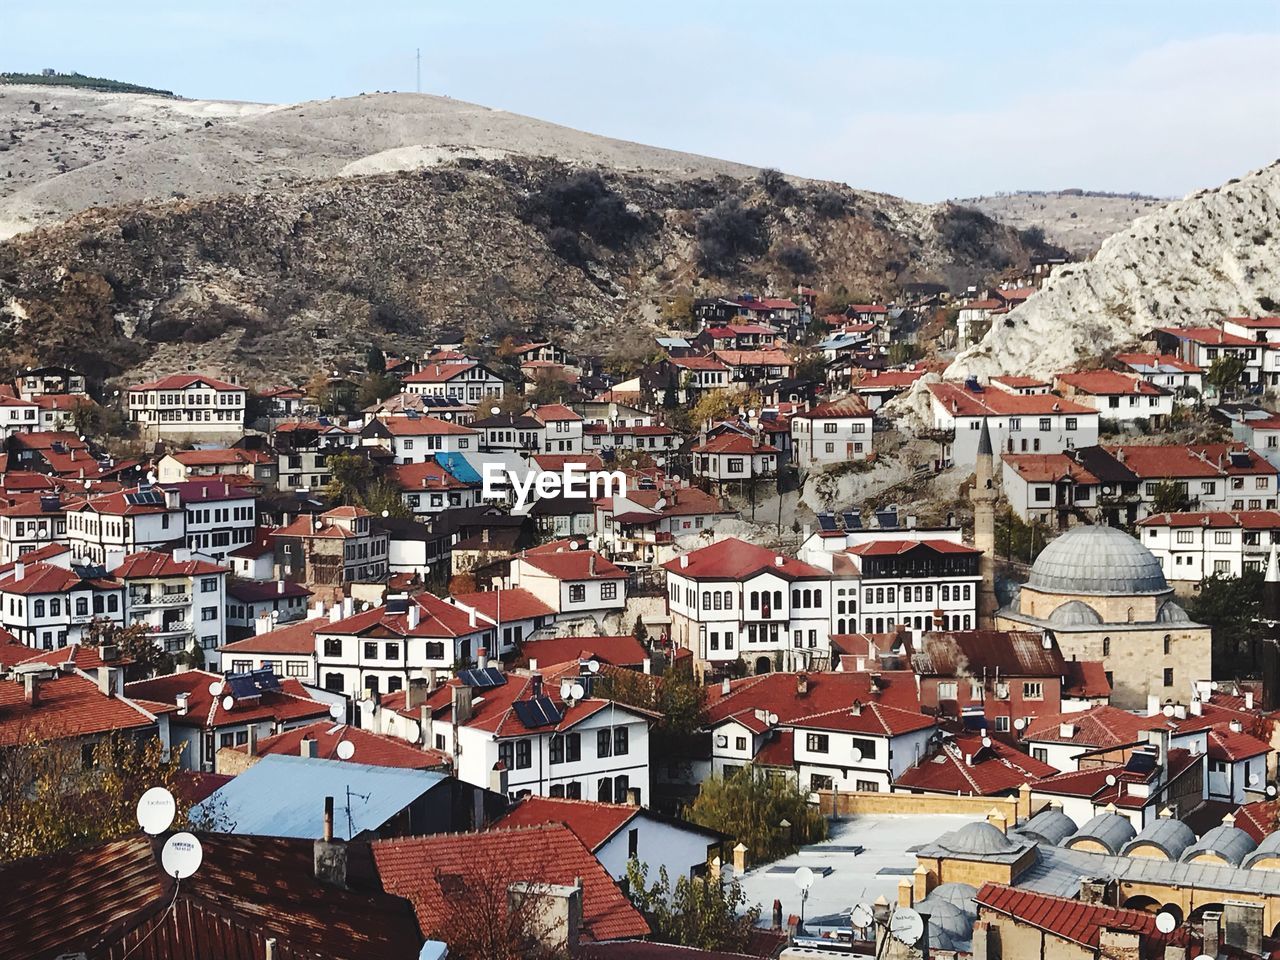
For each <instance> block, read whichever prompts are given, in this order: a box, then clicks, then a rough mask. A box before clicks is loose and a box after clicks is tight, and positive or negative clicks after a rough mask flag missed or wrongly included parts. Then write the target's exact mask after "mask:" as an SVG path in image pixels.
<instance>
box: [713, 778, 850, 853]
mask: <svg viewBox="0 0 1280 960" xmlns="http://www.w3.org/2000/svg"><path fill="white" fill-rule="evenodd" d="M688 819H690V820H692V821H693V822H694V823H700V824H702V825H703V826H704V827H710V828H711V829H712V830H719V831H720V832H721V833H724V834H727V835H729V836H730V837H732V838H733V839H734V842H735V843H742V844H745V845H746V848H747V857H748V858H749V860H750V862H752V863H768V862H770V861H773V860H777V859H778V858H779V857H785V856H787V855H788V854H791V853H795V851H796V850H798V849H799V848H800V847H802V846H804V845H805V844H808V843H814V842H816V841H818V840H823V839H825V838H826V836H827V821H826V818H824V817H823V816H822V814H821V813H820V812H819V811H818V810H817V809H816V808H815V807H812V806H810V805H809V795H808V793H807V792H806V791H804V790H801V789H800V786H799V785H798V784H797V783H795V782H793V781H792V780H790V779H789V778H787V777H775V776H768V775H766V774H763V773H761V772H759V771H757V770H756V769H755V768H754V767H753V766H751V765H750V764H748V765H747V766H744V767H743V768H742V769H741V770H738V771H737V772H736V773H734V774H733V775H732V776H729V777H711V778H710V779H707V780H704V781H703V782H702V787H701V789H700V790H699V791H698V797H697V799H696V800H694V801H693V805H692V806H691V807H689V811H688ZM784 823H785V824H786V825H784Z"/></svg>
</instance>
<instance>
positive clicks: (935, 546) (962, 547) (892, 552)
mask: <svg viewBox="0 0 1280 960" xmlns="http://www.w3.org/2000/svg"><path fill="white" fill-rule="evenodd" d="M921 547H923V548H926V549H928V550H932V551H933V552H934V553H949V554H959V553H981V552H982V551H981V550H979V549H977V548H976V547H970V546H968V545H967V544H963V543H955V542H954V541H952V540H868V541H867V542H866V543H860V544H858V545H857V546H854V547H849V548H848V549H846V550H845V553H851V554H853V555H854V556H858V557H895V556H901V555H902V554H904V553H910V552H911V551H912V550H917V549H920V548H921Z"/></svg>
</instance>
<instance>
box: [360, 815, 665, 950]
mask: <svg viewBox="0 0 1280 960" xmlns="http://www.w3.org/2000/svg"><path fill="white" fill-rule="evenodd" d="M371 848H372V850H373V857H374V861H375V863H376V864H377V867H378V873H379V875H380V876H381V878H382V884H383V887H384V888H385V889H386V890H387V891H388V892H389V893H395V894H398V895H399V896H402V897H405V898H406V899H408V900H409V901H410V902H411V903H412V904H413V906H414V909H415V910H416V911H417V914H418V924H419V926H420V927H421V928H422V930H423V932H424V933H425V934H426V935H427V936H431V935H432V934H433V933H438V932H440V931H441V930H442V929H443V928H444V927H445V925H446V923H447V918H448V915H449V913H450V911H451V909H452V908H451V906H450V898H451V896H456V895H457V894H455V893H454V892H453V891H454V890H455V889H456V890H458V892H459V893H462V892H464V891H465V890H466V884H467V883H475V884H482V885H486V886H493V887H496V888H498V889H500V890H501V891H502V896H501V897H500V899H499V902H500V903H503V904H505V903H506V899H507V898H506V890H507V888H508V887H509V886H510V885H511V884H512V883H515V882H518V881H536V882H538V883H553V884H564V885H572V884H573V883H575V882H576V881H577V880H581V881H582V932H583V934H584V936H585V938H586V939H588V940H617V939H622V938H626V937H643V936H645V935H647V934H648V933H649V925H648V924H647V923H646V922H645V919H644V917H643V916H641V915H640V914H639V913H638V912H637V911H636V909H635V908H634V907H633V906H632V905H631V903H630V901H628V900H627V898H626V897H625V896H624V895H623V893H622V891H621V890H620V889H619V888H618V885H617V884H616V883H614V881H613V878H612V877H610V876H609V874H608V872H607V871H606V870H605V869H604V867H602V866H601V865H600V862H599V861H598V860H596V858H595V855H594V854H593V853H592V852H591V851H590V850H589V849H588V848H587V846H586V845H585V844H584V843H583V842H582V841H581V840H579V839H578V837H577V836H576V835H575V834H574V833H573V831H572V830H570V829H569V828H568V827H566V826H564V825H563V824H560V823H553V824H542V825H539V826H534V827H524V828H519V829H510V830H490V831H486V832H484V833H467V834H437V835H435V836H430V837H411V838H404V839H399V840H379V841H377V842H375V843H373V844H372V845H371Z"/></svg>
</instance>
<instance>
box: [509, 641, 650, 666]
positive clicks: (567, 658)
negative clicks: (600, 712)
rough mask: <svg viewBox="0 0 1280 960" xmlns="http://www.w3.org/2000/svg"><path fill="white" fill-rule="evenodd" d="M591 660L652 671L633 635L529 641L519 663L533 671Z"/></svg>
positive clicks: (521, 651)
mask: <svg viewBox="0 0 1280 960" xmlns="http://www.w3.org/2000/svg"><path fill="white" fill-rule="evenodd" d="M591 660H595V661H597V662H598V663H603V664H608V665H609V666H613V667H620V668H622V669H626V670H637V671H639V672H641V673H649V672H650V667H651V660H650V656H649V651H648V650H646V649H645V647H644V644H642V643H641V642H640V641H639V640H637V639H636V638H635V637H633V636H632V635H630V634H622V635H621V636H609V637H543V638H541V639H534V640H526V641H525V642H523V643H521V644H520V658H519V661H518V662H520V663H522V664H524V665H525V666H527V667H528V668H529V669H530V670H545V669H549V668H551V667H558V666H560V665H561V664H565V663H578V664H581V663H586V662H589V661H591ZM588 670H590V667H588Z"/></svg>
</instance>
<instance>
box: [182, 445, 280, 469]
mask: <svg viewBox="0 0 1280 960" xmlns="http://www.w3.org/2000/svg"><path fill="white" fill-rule="evenodd" d="M169 456H171V457H173V459H175V460H177V461H178V462H179V463H181V464H182V465H183V466H186V467H213V466H226V465H230V464H248V463H271V462H272V459H271V457H269V456H268V455H267V454H265V453H263V452H262V451H260V450H241V449H240V448H239V447H228V448H226V449H225V450H179V451H177V452H176V453H171V454H169Z"/></svg>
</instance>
